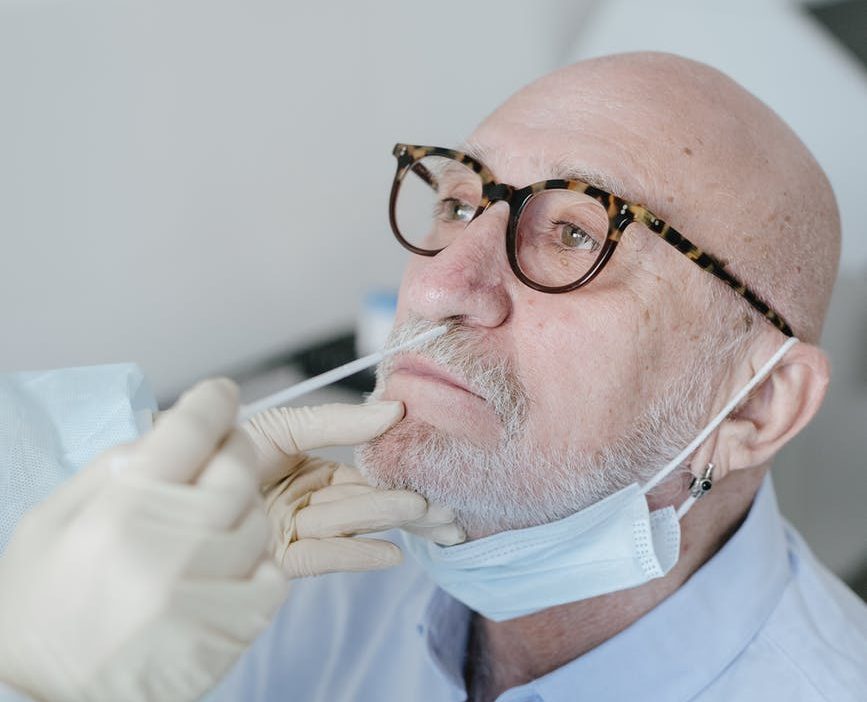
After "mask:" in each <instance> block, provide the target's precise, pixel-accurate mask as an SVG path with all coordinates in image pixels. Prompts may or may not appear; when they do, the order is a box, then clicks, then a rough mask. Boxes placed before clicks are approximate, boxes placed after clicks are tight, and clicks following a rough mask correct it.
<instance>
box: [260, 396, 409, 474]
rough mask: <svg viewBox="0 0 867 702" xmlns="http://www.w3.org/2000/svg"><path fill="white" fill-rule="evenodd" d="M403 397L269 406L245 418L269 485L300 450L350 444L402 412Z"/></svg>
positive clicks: (375, 432)
mask: <svg viewBox="0 0 867 702" xmlns="http://www.w3.org/2000/svg"><path fill="white" fill-rule="evenodd" d="M403 413H404V407H403V403H402V402H371V403H368V404H364V405H342V404H333V405H320V406H319V407H280V408H276V409H269V410H266V411H264V412H261V413H260V414H257V415H256V416H255V417H253V418H252V419H250V420H249V421H248V422H246V423H245V424H244V431H246V432H247V435H248V436H249V437H250V440H251V441H252V442H253V446H254V447H255V449H256V455H257V458H258V459H259V466H258V467H259V470H260V482H261V484H262V485H263V487H264V486H268V485H270V484H272V483H274V482H275V481H277V480H280V479H281V478H283V477H285V476H286V475H288V474H290V473H291V472H292V470H293V469H294V468H295V467H296V466H297V465H298V463H300V460H301V459H300V456H301V454H303V452H305V451H309V450H311V449H316V448H322V447H324V446H354V445H355V444H360V443H363V442H365V441H369V440H370V439H372V438H374V437H376V436H379V435H380V434H382V433H383V432H384V431H386V430H387V429H389V428H391V427H392V426H394V425H395V424H396V423H397V422H398V421H400V419H402V418H403Z"/></svg>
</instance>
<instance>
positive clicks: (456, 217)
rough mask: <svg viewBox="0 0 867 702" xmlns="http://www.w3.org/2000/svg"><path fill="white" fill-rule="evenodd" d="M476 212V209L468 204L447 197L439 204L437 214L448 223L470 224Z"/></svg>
mask: <svg viewBox="0 0 867 702" xmlns="http://www.w3.org/2000/svg"><path fill="white" fill-rule="evenodd" d="M475 211H476V210H475V208H474V207H472V206H470V205H468V204H467V203H466V202H462V201H461V200H458V199H457V198H454V197H447V198H444V199H442V200H440V201H438V202H437V205H436V212H435V214H436V216H437V217H438V218H439V219H442V220H445V221H446V222H469V221H470V220H471V219H472V218H473V214H475Z"/></svg>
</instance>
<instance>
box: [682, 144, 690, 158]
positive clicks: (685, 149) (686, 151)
mask: <svg viewBox="0 0 867 702" xmlns="http://www.w3.org/2000/svg"><path fill="white" fill-rule="evenodd" d="M683 153H685V154H686V155H687V156H692V149H690V148H689V147H688V146H684V147H683Z"/></svg>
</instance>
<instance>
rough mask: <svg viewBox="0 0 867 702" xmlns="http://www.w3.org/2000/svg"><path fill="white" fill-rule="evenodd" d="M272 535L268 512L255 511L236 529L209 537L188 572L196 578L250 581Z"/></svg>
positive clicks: (258, 509) (252, 510) (259, 508)
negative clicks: (249, 578) (244, 579)
mask: <svg viewBox="0 0 867 702" xmlns="http://www.w3.org/2000/svg"><path fill="white" fill-rule="evenodd" d="M269 535H270V524H269V522H268V518H267V517H266V516H265V512H264V510H263V509H262V508H261V507H253V508H252V509H250V510H249V511H248V512H247V514H246V515H245V516H244V518H243V519H242V520H241V522H240V523H239V524H238V526H237V527H236V528H235V529H232V530H231V531H218V532H214V533H213V534H211V535H209V536H208V537H207V538H206V539H205V540H204V541H203V542H202V544H201V545H200V546H199V547H198V549H197V550H196V553H195V555H194V556H193V559H192V560H191V561H190V563H189V565H188V566H187V568H186V571H185V572H186V574H187V575H188V576H189V577H193V578H247V577H249V576H250V575H251V574H252V573H253V570H254V568H255V567H256V565H257V564H258V563H259V561H260V560H261V558H262V556H263V555H264V553H265V551H266V550H267V547H268V537H269Z"/></svg>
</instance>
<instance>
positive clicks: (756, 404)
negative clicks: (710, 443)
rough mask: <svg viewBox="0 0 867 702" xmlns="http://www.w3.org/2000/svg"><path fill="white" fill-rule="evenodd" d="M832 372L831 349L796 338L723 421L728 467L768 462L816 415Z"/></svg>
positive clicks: (722, 451) (722, 455)
mask: <svg viewBox="0 0 867 702" xmlns="http://www.w3.org/2000/svg"><path fill="white" fill-rule="evenodd" d="M829 378H830V364H829V362H828V358H827V356H826V355H825V353H824V352H823V351H822V350H821V349H820V348H818V347H816V346H813V345H812V344H806V343H803V342H800V343H797V344H795V346H793V347H792V348H791V349H790V350H789V352H788V353H787V354H786V355H785V357H784V358H783V359H782V360H781V361H780V363H779V365H778V366H777V367H776V368H775V369H774V370H773V372H772V373H771V375H770V376H769V377H768V378H767V379H766V380H765V382H764V383H762V384H761V385H760V386H759V387H758V388H757V390H756V391H755V392H754V393H753V394H752V395H751V396H750V398H749V399H748V400H747V401H746V402H745V403H744V404H743V405H742V406H741V407H740V408H739V409H738V410H737V411H736V412H735V413H734V414H733V415H732V416H731V417H730V418H729V419H728V420H727V421H726V422H724V423H723V425H722V426H721V427H720V435H719V440H718V442H717V450H718V452H719V453H718V460H719V461H720V463H722V464H723V465H725V466H726V467H727V469H728V470H738V469H742V468H754V467H758V466H762V465H765V464H767V463H768V462H769V461H770V460H771V459H772V458H773V457H774V455H775V454H776V453H777V452H778V451H779V450H780V449H781V448H782V447H783V446H784V445H785V444H787V443H788V442H789V441H790V440H791V439H792V438H793V437H794V436H796V435H797V434H798V433H799V432H800V431H801V429H803V428H804V427H805V426H806V425H807V424H808V423H809V422H810V420H811V419H812V418H813V417H814V416H815V415H816V412H818V410H819V407H821V405H822V401H823V399H824V398H825V392H826V390H827V388H828V381H829Z"/></svg>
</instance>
